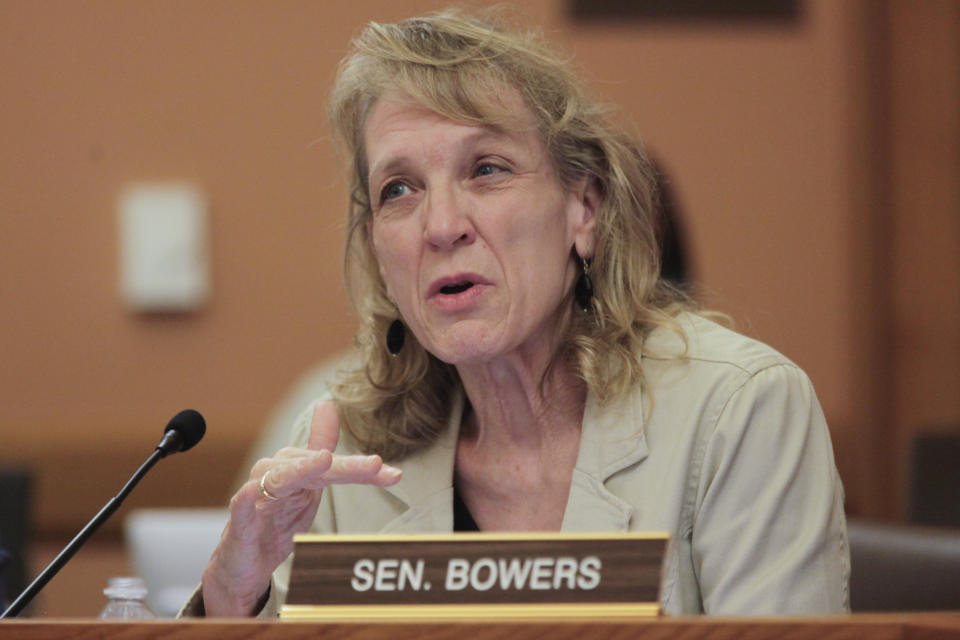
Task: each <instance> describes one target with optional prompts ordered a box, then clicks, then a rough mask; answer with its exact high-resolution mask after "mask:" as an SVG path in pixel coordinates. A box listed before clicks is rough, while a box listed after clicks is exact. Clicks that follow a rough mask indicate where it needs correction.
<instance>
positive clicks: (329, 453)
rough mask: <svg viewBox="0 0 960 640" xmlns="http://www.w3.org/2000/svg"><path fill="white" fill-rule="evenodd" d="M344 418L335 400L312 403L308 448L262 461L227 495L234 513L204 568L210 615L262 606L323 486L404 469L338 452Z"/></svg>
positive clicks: (383, 477)
mask: <svg viewBox="0 0 960 640" xmlns="http://www.w3.org/2000/svg"><path fill="white" fill-rule="evenodd" d="M339 435H340V421H339V418H338V416H337V410H336V407H335V406H334V405H333V403H332V402H321V403H319V404H317V406H316V407H315V408H314V410H313V418H312V420H311V422H310V437H309V440H308V444H307V448H306V449H299V448H295V447H288V448H285V449H281V450H280V451H278V452H277V453H276V455H274V456H273V457H272V458H264V459H262V460H259V461H258V462H257V463H256V464H255V465H253V468H252V469H251V471H250V479H249V480H248V481H247V482H246V483H245V484H244V485H243V486H242V487H241V488H240V490H239V491H237V493H236V494H235V495H234V496H233V498H232V499H231V500H230V520H229V521H228V522H227V525H226V527H225V528H224V530H223V534H222V535H221V536H220V543H219V544H218V545H217V548H216V550H215V551H214V552H213V556H212V557H211V558H210V563H209V564H208V565H207V568H206V569H205V570H204V572H203V601H204V607H205V609H206V615H207V616H249V615H253V614H255V613H256V612H257V610H258V609H259V606H258V605H260V604H261V600H263V598H264V596H265V595H266V593H267V588H268V587H269V585H270V575H271V574H272V573H273V571H274V569H276V568H277V566H278V565H279V564H280V563H281V562H283V560H284V559H286V557H287V556H288V555H290V553H291V552H292V551H293V535H294V534H295V533H301V532H304V531H307V529H308V528H309V527H310V523H311V522H312V521H313V518H314V517H315V515H316V512H317V506H318V505H319V503H320V495H321V492H322V490H323V488H324V487H326V486H328V485H331V484H370V485H375V486H381V487H386V486H390V485H392V484H395V483H396V482H397V481H398V480H399V479H400V470H399V469H397V468H395V467H391V466H389V465H386V464H384V463H383V461H382V460H381V459H380V456H376V455H374V456H360V455H350V456H345V455H336V454H334V453H333V451H334V449H335V448H336V446H337V440H338V438H339Z"/></svg>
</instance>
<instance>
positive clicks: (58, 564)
mask: <svg viewBox="0 0 960 640" xmlns="http://www.w3.org/2000/svg"><path fill="white" fill-rule="evenodd" d="M206 431H207V424H206V422H205V421H204V419H203V416H201V415H200V414H199V413H197V412H196V411H194V410H193V409H186V410H184V411H181V412H180V413H178V414H177V415H175V416H173V418H171V420H170V422H168V423H167V426H166V428H165V429H164V433H163V439H162V440H160V444H158V445H157V447H156V449H154V450H153V453H152V454H150V457H149V458H147V461H146V462H144V463H143V464H142V465H140V468H139V469H137V471H136V473H134V474H133V475H132V476H131V477H130V479H129V480H127V484H125V485H124V486H123V489H121V490H120V493H118V494H117V495H115V496H114V497H112V498H110V500H109V502H107V504H105V505H104V506H103V508H102V509H100V512H99V513H97V515H95V516H94V517H93V519H92V520H90V522H88V523H87V526H85V527H84V528H83V529H82V530H81V531H80V533H78V534H77V535H76V537H74V539H73V540H71V541H70V544H68V545H67V546H66V547H64V548H63V551H61V552H60V554H59V555H57V557H56V558H54V559H53V562H51V563H50V564H48V565H47V568H46V569H44V570H43V571H42V572H40V575H39V576H37V578H36V579H35V580H34V581H33V582H31V583H30V586H28V587H27V588H26V589H24V590H23V593H21V594H20V595H19V596H17V599H16V600H14V601H13V604H11V605H10V606H9V607H8V608H7V610H6V611H4V612H3V614H2V615H0V618H8V617H13V616H16V615H17V614H18V613H20V612H21V611H22V610H23V608H24V607H25V606H27V605H28V604H29V603H30V601H31V600H33V598H34V597H35V596H36V595H37V594H38V593H40V590H41V589H43V588H44V587H45V586H46V584H47V583H48V582H50V579H51V578H53V576H55V575H57V572H59V571H60V569H62V568H63V565H65V564H67V562H69V561H70V558H72V557H73V554H75V553H76V552H77V551H78V550H79V549H80V547H82V546H83V543H84V542H86V541H87V538H89V537H90V536H91V535H93V533H94V532H95V531H96V530H97V529H99V528H100V525H102V524H103V523H104V522H106V521H107V519H109V518H110V516H112V515H113V513H114V512H115V511H116V510H117V509H118V508H119V507H120V504H121V503H122V502H123V501H124V500H125V499H126V497H127V496H128V495H130V492H131V491H133V488H134V487H135V486H137V483H138V482H140V480H142V479H143V476H145V475H147V472H148V471H150V469H151V468H152V467H153V465H155V464H156V463H157V461H158V460H160V458H165V457H167V456H168V455H170V454H171V453H177V452H178V451H186V450H187V449H190V448H191V447H193V445H195V444H197V443H198V442H200V439H201V438H203V434H204V433H206Z"/></svg>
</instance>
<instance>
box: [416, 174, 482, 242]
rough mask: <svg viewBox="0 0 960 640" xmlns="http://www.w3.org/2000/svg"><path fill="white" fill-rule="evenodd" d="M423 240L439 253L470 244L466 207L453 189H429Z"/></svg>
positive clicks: (462, 199) (471, 234) (471, 223)
mask: <svg viewBox="0 0 960 640" xmlns="http://www.w3.org/2000/svg"><path fill="white" fill-rule="evenodd" d="M424 204H425V207H424V216H425V219H424V223H423V237H424V239H425V240H426V242H427V243H428V244H429V245H430V246H432V247H435V248H436V249H438V250H441V251H442V250H446V249H452V248H453V247H455V246H459V245H462V244H470V243H471V242H473V239H474V236H475V233H476V232H475V230H474V228H473V222H472V219H471V216H470V212H469V204H468V203H467V201H466V198H465V197H464V194H461V193H459V192H458V191H457V189H456V188H455V187H443V188H437V189H431V190H430V191H429V192H428V193H427V198H426V202H425V203H424Z"/></svg>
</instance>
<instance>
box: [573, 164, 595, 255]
mask: <svg viewBox="0 0 960 640" xmlns="http://www.w3.org/2000/svg"><path fill="white" fill-rule="evenodd" d="M574 194H575V195H576V199H577V201H576V206H575V207H574V211H575V213H574V220H573V246H574V248H575V249H576V251H577V255H578V256H580V257H581V258H592V257H593V252H594V247H595V244H596V243H595V238H594V234H595V232H596V226H597V213H598V212H599V210H600V202H601V200H602V196H601V194H600V185H599V184H598V183H597V179H596V178H594V177H593V176H587V177H584V178H583V180H581V182H580V184H579V185H577V188H576V189H575V190H574Z"/></svg>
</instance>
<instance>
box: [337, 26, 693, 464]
mask: <svg viewBox="0 0 960 640" xmlns="http://www.w3.org/2000/svg"><path fill="white" fill-rule="evenodd" d="M505 89H507V90H510V89H512V90H513V91H515V92H517V93H519V94H520V96H521V97H522V98H523V101H524V103H525V104H526V105H527V107H528V108H529V110H530V112H531V113H532V114H533V116H534V118H535V120H536V123H537V127H538V133H539V135H540V136H541V139H542V140H543V142H544V144H545V147H546V149H547V151H548V153H549V155H550V158H551V160H552V162H553V166H554V169H555V171H556V173H557V175H558V176H559V179H560V182H561V184H562V185H563V186H564V188H572V187H573V185H575V184H578V183H581V182H582V180H583V179H584V178H586V179H589V180H594V181H595V183H596V185H597V186H598V187H599V191H600V194H601V203H600V205H599V208H598V211H597V213H596V230H595V253H594V256H593V259H592V264H591V271H590V275H591V277H592V278H593V282H594V297H593V300H592V309H591V310H590V312H588V313H582V312H580V310H579V309H577V310H576V313H573V314H572V317H573V318H574V319H573V321H572V322H571V323H570V327H569V330H568V334H567V336H566V339H565V341H564V343H563V347H562V348H561V349H560V350H559V352H558V353H557V354H556V356H555V358H554V366H557V365H560V366H568V367H570V368H571V369H572V370H574V371H575V372H576V373H577V375H579V376H580V377H582V379H583V380H584V381H585V383H586V384H587V386H588V389H589V391H590V392H591V393H592V394H594V395H595V397H596V398H597V400H598V401H599V402H600V403H606V402H609V401H611V400H613V399H615V398H616V397H618V396H619V395H621V394H623V393H624V392H626V391H627V390H628V389H630V388H632V387H634V386H635V385H642V384H643V383H644V380H643V373H642V370H641V365H640V357H639V354H641V353H642V349H643V342H644V339H645V337H646V335H647V334H648V333H649V331H650V330H651V329H652V328H654V327H656V326H670V327H673V328H676V323H675V322H673V320H672V318H673V316H674V315H675V314H676V313H677V312H678V311H679V310H680V309H681V308H684V307H687V306H690V302H689V300H687V299H686V298H685V296H683V294H681V293H680V292H679V291H677V290H676V289H675V288H673V287H671V286H670V285H668V284H667V283H665V282H663V281H662V280H661V279H660V277H659V273H660V264H659V260H660V257H659V254H660V251H659V246H658V242H657V230H656V228H657V212H658V202H657V192H656V177H655V172H654V168H653V166H652V164H651V162H650V160H649V159H648V158H647V156H646V154H645V153H644V151H643V150H642V148H641V147H640V145H639V144H638V143H637V142H636V140H635V139H634V138H633V137H632V136H630V135H628V134H627V133H625V132H624V131H623V130H621V129H620V128H618V127H616V126H614V125H613V124H611V123H610V122H608V118H607V111H608V109H607V108H605V107H603V106H602V105H600V104H599V103H597V102H595V101H593V100H591V99H590V98H589V97H588V96H587V95H586V92H585V91H584V89H583V87H582V84H581V82H580V80H579V78H578V77H577V76H576V74H575V73H574V72H573V71H572V70H571V68H570V65H569V64H568V63H567V62H566V61H564V60H563V59H561V58H560V57H559V56H557V55H556V54H555V53H554V52H552V51H551V50H549V49H548V48H547V47H546V46H544V44H543V43H542V39H541V37H540V35H539V34H538V33H535V32H531V31H524V30H517V29H512V28H509V27H507V26H506V25H505V23H504V22H503V21H502V20H501V19H500V18H499V17H498V16H496V15H493V14H486V15H477V14H467V13H464V12H462V11H459V10H448V11H444V12H441V13H437V14H432V15H430V16H427V17H422V18H412V19H409V20H405V21H403V22H400V23H398V24H378V23H370V24H369V25H367V27H366V28H364V29H363V31H362V32H361V33H360V34H359V35H358V36H357V37H356V38H355V39H354V40H353V43H352V51H351V52H350V53H349V54H348V56H347V57H346V58H344V60H343V61H342V62H341V65H340V69H339V72H338V75H337V79H336V82H335V84H334V88H333V90H332V93H331V98H330V114H329V117H330V124H331V129H332V131H333V133H334V136H335V139H336V141H337V142H338V144H339V146H340V147H341V148H342V151H343V152H344V155H345V156H346V157H347V158H349V162H350V169H349V181H350V203H349V206H348V212H347V237H346V252H345V256H344V273H345V278H346V283H347V291H348V292H349V294H350V296H351V301H352V303H353V305H354V307H355V309H356V310H357V312H358V314H359V317H360V327H359V329H358V332H357V338H356V340H357V347H358V348H359V350H360V355H361V361H362V363H363V364H362V366H361V368H359V369H357V370H354V371H350V372H345V374H344V375H343V376H342V378H341V381H340V382H339V383H338V384H337V385H336V386H335V387H334V389H333V396H334V399H335V401H336V402H337V405H338V407H339V411H340V418H341V424H342V426H343V427H344V428H345V429H346V430H347V431H348V432H349V433H350V434H351V435H352V436H353V437H354V438H355V439H356V440H357V442H358V443H359V445H360V447H361V449H363V450H364V451H367V452H375V453H379V454H380V455H381V456H383V457H384V458H385V459H387V460H395V459H398V458H402V457H404V456H405V455H408V454H409V453H412V452H413V451H415V450H416V449H418V448H420V447H423V446H425V445H426V444H428V443H430V442H432V441H433V440H435V439H436V438H437V436H438V435H439V434H440V433H441V432H442V431H443V430H444V429H445V428H446V423H447V420H448V416H449V411H450V398H451V397H452V395H453V394H454V393H456V392H457V391H458V388H459V386H460V380H459V377H458V375H457V372H456V369H455V368H454V367H453V366H452V365H449V364H446V363H444V362H441V361H440V360H438V359H437V358H435V357H434V356H433V355H431V354H430V353H428V352H427V351H426V350H425V349H424V348H423V347H422V346H421V345H420V344H418V343H417V341H416V340H415V339H414V337H413V336H412V335H411V334H410V332H409V331H407V336H406V344H405V346H404V348H403V349H402V351H401V352H400V353H399V354H398V355H396V356H391V355H389V354H388V352H387V349H386V347H385V336H386V334H387V329H388V327H389V325H390V324H391V323H392V322H393V321H394V320H395V319H397V317H398V315H399V313H398V311H397V308H396V306H395V305H394V304H393V303H392V302H391V301H390V299H389V298H388V296H387V292H386V286H385V284H384V282H383V280H382V278H381V277H380V274H379V270H378V267H377V261H376V257H375V256H374V255H373V251H372V249H371V246H372V243H371V239H370V236H369V232H368V222H369V221H370V220H371V219H372V209H371V202H370V193H369V185H368V183H367V180H368V175H367V174H368V167H367V164H366V162H367V159H366V150H365V148H364V138H363V134H364V125H365V122H366V118H367V115H368V114H369V113H370V110H371V108H372V107H373V105H374V104H375V103H376V101H377V100H378V99H379V98H380V96H382V95H383V94H384V93H385V92H388V91H389V92H399V93H401V94H405V95H406V96H409V97H410V98H412V99H414V100H415V101H417V102H418V103H420V104H422V105H424V106H425V107H427V108H429V109H431V110H433V111H435V112H437V113H438V114H440V115H443V116H445V117H447V118H450V119H451V120H454V121H457V122H463V123H469V124H479V125H486V126H493V127H497V128H503V129H506V130H511V128H513V129H515V128H516V127H517V126H519V122H520V119H519V118H518V117H517V115H516V114H515V113H510V108H509V106H508V105H507V104H505V103H504V102H501V101H499V100H497V99H496V96H502V95H504V93H505ZM514 110H515V109H514ZM568 295H569V297H570V300H569V303H570V304H574V302H573V299H572V292H571V293H570V294H568Z"/></svg>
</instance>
